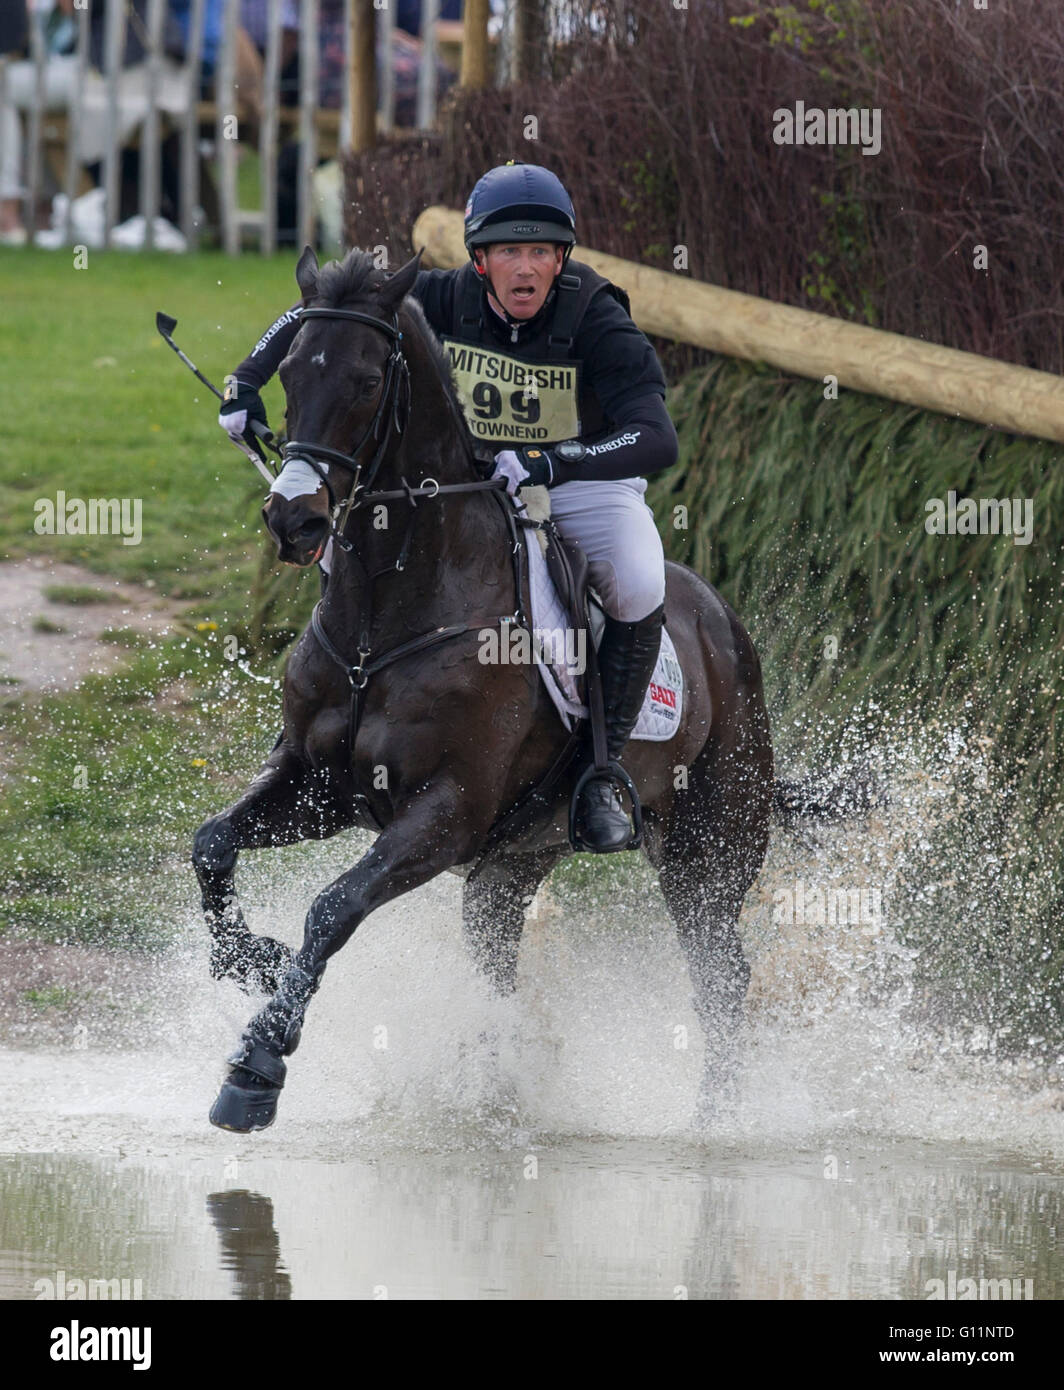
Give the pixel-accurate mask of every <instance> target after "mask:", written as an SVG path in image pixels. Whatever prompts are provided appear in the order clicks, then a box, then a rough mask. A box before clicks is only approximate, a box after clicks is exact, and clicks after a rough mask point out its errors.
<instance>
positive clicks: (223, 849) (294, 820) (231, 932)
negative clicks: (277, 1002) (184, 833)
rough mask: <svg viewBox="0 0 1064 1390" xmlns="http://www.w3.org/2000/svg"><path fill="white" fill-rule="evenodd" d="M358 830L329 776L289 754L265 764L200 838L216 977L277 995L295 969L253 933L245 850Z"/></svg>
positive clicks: (196, 857) (280, 950) (198, 863)
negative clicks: (244, 887)
mask: <svg viewBox="0 0 1064 1390" xmlns="http://www.w3.org/2000/svg"><path fill="white" fill-rule="evenodd" d="M351 823H352V818H351V816H350V814H347V815H345V814H343V812H342V811H341V809H340V805H339V802H338V799H337V797H336V795H335V790H334V788H333V787H332V785H331V784H330V782H329V780H328V777H327V774H325V773H323V772H315V771H314V770H312V769H311V768H309V767H308V766H307V765H306V764H305V763H303V762H302V761H301V760H300V759H298V758H297V757H295V756H294V755H293V754H292V753H290V752H288V751H287V750H286V749H285V748H284V747H283V746H282V747H281V748H279V749H275V750H274V752H273V753H272V754H271V755H270V757H269V758H268V759H267V760H266V762H265V763H264V764H263V767H262V769H261V770H260V771H259V773H258V774H257V775H256V777H255V778H254V780H253V781H252V783H251V785H250V786H249V787H248V789H247V791H245V792H244V794H243V796H241V797H240V799H239V800H238V801H237V802H235V803H234V804H233V805H232V806H230V807H229V809H228V810H227V811H223V812H222V813H221V814H220V815H217V816H212V817H211V819H210V820H208V821H205V822H204V824H203V825H201V826H200V828H199V830H198V831H197V832H196V837H195V840H194V842H193V849H192V863H193V866H194V867H195V870H196V877H197V878H198V879H199V884H200V892H201V894H202V901H203V911H204V913H205V915H206V918H207V927H208V930H209V931H210V934H211V966H210V968H211V974H212V976H213V977H214V978H215V979H216V980H218V979H224V978H227V977H228V978H232V979H234V980H236V982H237V983H238V984H239V985H240V986H241V987H242V988H244V989H247V990H249V991H250V990H253V989H260V990H262V991H264V992H265V993H267V994H272V993H274V991H275V990H276V989H277V987H278V985H279V983H280V981H281V979H282V977H283V975H284V972H285V971H286V970H287V969H288V967H289V966H290V965H291V963H292V952H291V950H290V949H289V947H287V946H285V945H283V944H282V943H281V942H279V941H274V940H273V938H272V937H268V936H255V935H253V934H252V932H251V931H249V929H248V925H247V923H246V922H245V920H244V915H243V913H242V912H241V910H240V903H239V901H238V899H237V895H236V885H235V881H234V875H235V872H236V861H237V855H238V853H239V851H240V850H242V849H263V848H266V847H267V846H277V845H291V844H295V843H297V842H298V841H300V840H309V839H324V838H326V837H327V836H329V835H333V834H335V833H336V831H338V830H342V829H344V828H345V827H346V826H348V825H350V824H351Z"/></svg>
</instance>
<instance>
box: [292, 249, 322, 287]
mask: <svg viewBox="0 0 1064 1390" xmlns="http://www.w3.org/2000/svg"><path fill="white" fill-rule="evenodd" d="M296 284H297V285H298V286H299V289H300V292H301V293H302V295H303V298H304V299H312V298H313V296H314V295H315V293H316V292H317V289H318V258H317V256H316V255H315V254H314V248H313V247H312V246H304V247H303V254H302V256H300V258H299V264H298V265H297V266H296Z"/></svg>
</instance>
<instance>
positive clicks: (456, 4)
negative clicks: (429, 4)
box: [395, 0, 462, 37]
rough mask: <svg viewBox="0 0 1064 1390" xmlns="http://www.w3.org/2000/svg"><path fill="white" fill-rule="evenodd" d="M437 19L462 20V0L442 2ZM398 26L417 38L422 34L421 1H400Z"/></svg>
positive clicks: (396, 14) (397, 12) (443, 0)
mask: <svg viewBox="0 0 1064 1390" xmlns="http://www.w3.org/2000/svg"><path fill="white" fill-rule="evenodd" d="M436 18H437V19H461V18H462V0H440V9H439V13H438V14H437V16H436ZM395 22H396V25H397V26H398V27H399V28H400V29H403V30H405V31H406V33H408V34H413V35H414V36H415V37H416V36H417V35H419V34H420V33H421V0H399V3H398V5H397V6H396V9H395Z"/></svg>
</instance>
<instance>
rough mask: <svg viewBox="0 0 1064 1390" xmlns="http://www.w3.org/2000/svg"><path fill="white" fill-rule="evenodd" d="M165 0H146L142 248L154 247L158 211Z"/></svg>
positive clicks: (146, 249) (141, 185)
mask: <svg viewBox="0 0 1064 1390" xmlns="http://www.w3.org/2000/svg"><path fill="white" fill-rule="evenodd" d="M165 6H166V0H148V53H147V61H146V67H147V73H146V75H147V79H148V80H147V92H146V93H145V95H146V96H147V99H148V105H147V108H146V110H145V112H144V122H143V124H142V125H141V128H140V215H141V216H142V217H143V218H144V249H145V251H151V250H154V248H155V219H156V217H157V216H158V215H159V164H160V159H159V108H158V106H157V105H156V101H155V98H156V93H157V92H158V90H159V77H160V74H161V73H162V46H163V45H162V37H163V11H164V8H165Z"/></svg>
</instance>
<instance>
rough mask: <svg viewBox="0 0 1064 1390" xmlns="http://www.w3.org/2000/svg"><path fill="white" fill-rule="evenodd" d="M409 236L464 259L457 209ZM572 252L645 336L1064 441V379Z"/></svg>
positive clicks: (442, 254) (425, 219) (445, 263)
mask: <svg viewBox="0 0 1064 1390" xmlns="http://www.w3.org/2000/svg"><path fill="white" fill-rule="evenodd" d="M412 241H413V247H414V250H415V251H416V250H418V249H420V248H421V247H422V246H424V247H425V256H424V259H423V261H422V264H423V265H424V266H426V267H428V266H429V265H432V266H437V267H440V268H442V269H448V268H451V267H453V266H459V265H462V264H464V263H465V261H466V260H467V259H468V256H467V253H466V249H465V246H464V244H463V240H462V214H461V213H460V212H454V211H453V210H452V209H450V208H443V207H432V208H427V209H426V210H425V211H424V212H423V213H422V214H421V216H420V217H419V218H418V220H417V221H416V222H415V224H414V230H413V237H412ZM573 255H574V257H575V259H576V260H578V261H583V262H584V263H585V264H587V265H590V266H591V267H592V268H593V269H594V270H597V271H598V272H599V274H600V275H605V276H606V278H607V279H609V280H612V281H613V282H614V283H615V284H617V285H620V286H622V287H623V288H624V289H626V290H627V291H628V294H629V295H630V297H631V301H632V317H633V318H634V319H635V320H636V322H637V323H638V324H639V326H640V328H642V329H643V330H644V332H646V333H651V334H654V335H656V336H658V337H662V338H672V339H675V340H676V341H677V342H681V343H692V344H694V345H695V346H697V347H703V348H708V349H709V350H710V351H712V352H721V353H724V354H725V355H727V356H729V357H741V358H744V359H746V360H747V361H750V362H768V363H771V364H772V366H774V367H780V368H782V369H783V370H784V371H787V372H792V373H793V374H794V375H795V376H803V377H811V378H812V379H813V380H819V381H822V380H824V379H825V378H826V377H834V378H836V379H837V381H838V384H839V386H841V387H849V388H850V389H851V390H854V391H863V392H867V393H868V394H869V395H873V396H885V397H887V398H888V399H890V400H895V401H904V402H906V403H907V404H909V405H915V406H920V407H921V408H922V409H924V410H936V411H938V412H939V413H941V414H943V415H952V416H959V417H961V418H963V419H966V420H975V421H977V422H978V423H979V424H981V425H991V426H993V427H994V428H996V429H1001V430H1009V431H1012V432H1014V433H1016V434H1030V435H1035V436H1037V437H1038V438H1039V439H1051V440H1053V441H1054V442H1056V443H1058V444H1064V379H1062V378H1060V377H1057V376H1052V375H1050V373H1048V372H1039V371H1035V370H1034V369H1033V368H1029V367H1014V366H1012V365H1011V363H1008V362H998V361H996V360H995V359H994V358H991V357H980V356H977V355H976V354H975V353H972V352H959V351H957V350H956V349H955V348H946V347H939V346H938V345H937V344H936V343H925V342H922V341H921V340H920V339H918V338H905V337H903V336H902V335H901V334H899V333H885V332H883V331H882V330H880V329H877V328H865V327H863V326H862V325H861V324H856V323H846V322H844V321H843V320H842V319H833V318H828V317H827V315H825V314H814V313H811V312H810V311H809V310H807V309H794V308H791V307H790V306H789V305H786V304H775V303H773V302H772V301H771V300H768V299H758V298H756V297H755V296H754V295H749V294H738V293H736V292H735V291H734V290H722V289H719V288H718V287H717V286H716V285H710V284H706V283H705V282H704V281H700V280H692V279H691V278H690V277H689V276H686V275H679V274H675V275H673V274H669V272H667V271H664V270H654V269H652V268H651V267H650V266H645V265H637V264H636V263H635V262H633V261H625V260H621V259H620V258H619V257H617V256H609V255H606V254H605V253H603V252H601V251H592V250H590V249H589V248H587V247H581V246H578V247H576V249H575V250H574V252H573Z"/></svg>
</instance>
